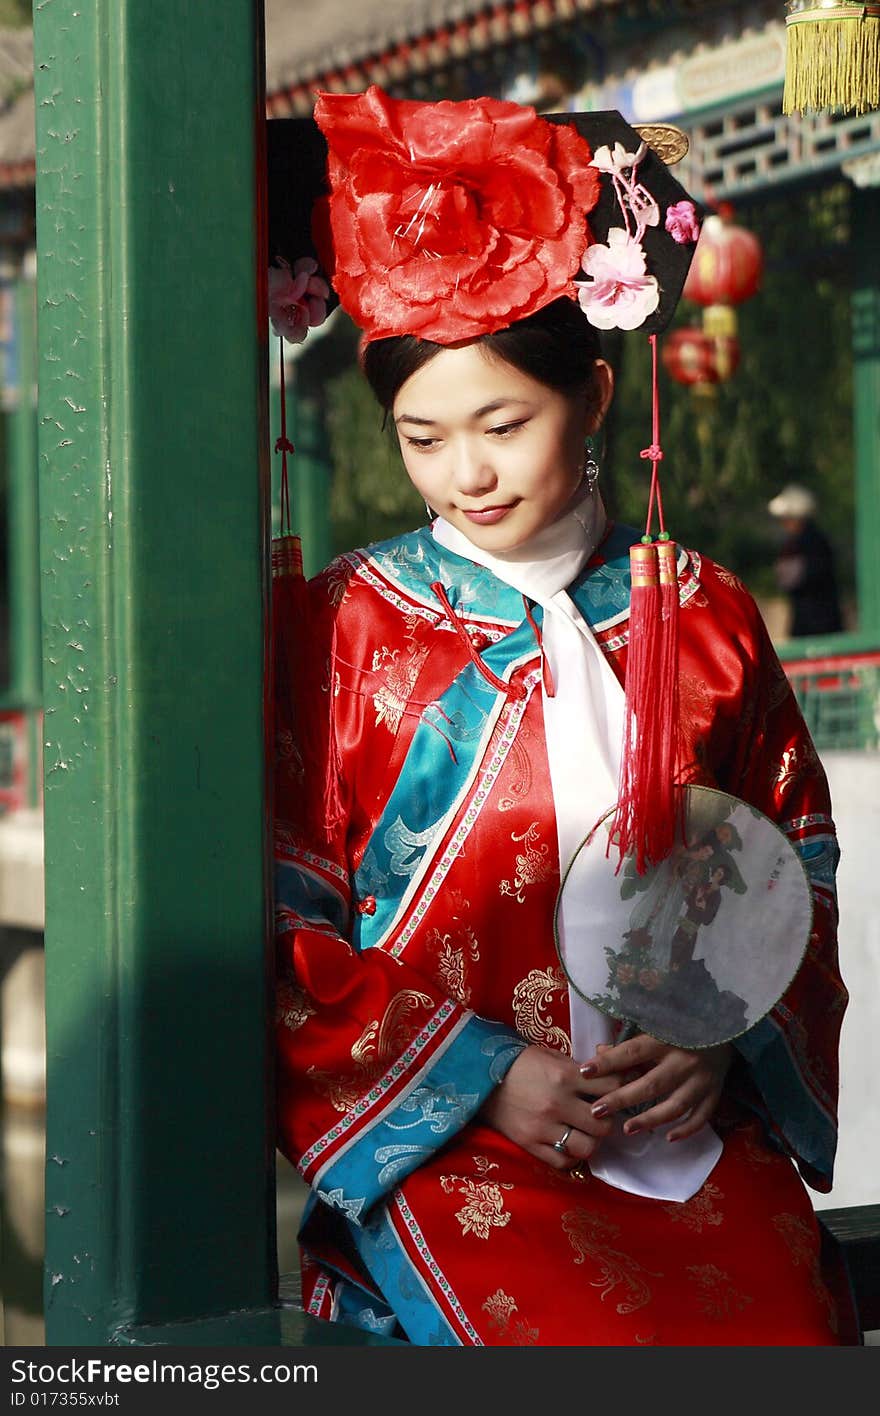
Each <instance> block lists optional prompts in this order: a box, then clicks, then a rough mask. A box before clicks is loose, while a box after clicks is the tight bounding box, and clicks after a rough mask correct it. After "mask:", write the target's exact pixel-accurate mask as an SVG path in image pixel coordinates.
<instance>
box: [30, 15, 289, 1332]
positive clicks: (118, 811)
mask: <svg viewBox="0 0 880 1416" xmlns="http://www.w3.org/2000/svg"><path fill="white" fill-rule="evenodd" d="M261 9H262V7H261V6H260V5H259V4H255V3H254V0H224V3H223V4H222V5H217V4H206V3H201V0H199V3H196V0H150V3H149V4H144V3H143V0H93V3H92V4H83V3H82V0H52V3H43V4H39V5H35V7H34V46H35V73H36V104H37V154H38V156H37V169H38V180H37V211H38V276H39V283H38V314H39V355H40V361H39V374H40V396H39V425H40V427H39V460H40V516H41V567H42V604H43V644H44V700H45V712H46V717H45V732H44V737H45V757H44V765H45V808H46V896H47V901H46V909H47V927H46V947H47V969H48V975H47V995H48V999H47V1015H48V1035H49V1042H48V1051H49V1058H48V1061H49V1097H50V1099H49V1109H48V1130H47V1191H46V1204H47V1226H46V1252H47V1273H46V1327H47V1340H48V1342H49V1343H50V1344H53V1345H54V1344H66V1345H75V1344H81V1343H89V1344H100V1343H104V1342H107V1341H112V1340H124V1334H125V1332H126V1331H127V1330H128V1329H130V1328H131V1327H132V1325H143V1324H149V1323H169V1322H174V1321H178V1320H181V1319H188V1318H192V1317H196V1316H199V1315H209V1314H223V1313H226V1312H229V1311H230V1310H238V1311H240V1312H241V1313H242V1314H243V1315H246V1314H247V1313H248V1312H249V1311H252V1310H254V1309H255V1308H260V1307H264V1306H265V1305H266V1304H267V1303H268V1302H270V1301H271V1298H272V1296H273V1293H274V1278H275V1275H274V1234H273V1230H272V1214H273V1208H274V1207H273V1203H272V1199H273V1195H272V1159H273V1153H272V1149H271V1127H270V1124H269V1119H268V1116H269V1106H268V1100H269V1097H268V1092H269V1067H268V1064H267V1024H266V1017H267V1009H266V1002H267V997H268V982H267V980H268V969H267V948H266V940H267V929H266V900H267V897H268V892H267V890H266V888H265V885H266V851H265V843H264V834H265V828H264V820H265V810H264V805H265V780H264V779H265V771H264V748H263V719H262V691H261V690H262V680H263V645H264V628H263V626H264V604H265V594H266V583H265V566H266V564H267V558H266V556H265V550H266V547H265V528H266V514H265V513H266V501H267V484H268V467H267V459H266V455H265V453H266V449H265V446H264V439H265V433H264V431H262V430H264V429H265V419H264V416H263V415H264V410H265V369H266V349H265V339H264V330H265V329H266V327H267V326H266V312H265V307H264V299H263V296H262V294H261V293H260V292H259V291H258V286H261V285H262V281H261V279H260V277H261V276H262V272H263V266H264V255H263V248H264V234H263V226H262V211H263V208H264V203H263V201H262V194H261V193H259V192H258V174H259V172H260V171H261V168H262V162H261V154H260V145H261V143H262V140H263V126H264V125H263V112H264V108H263V103H264V100H263V93H262V77H261V76H262V55H261Z"/></svg>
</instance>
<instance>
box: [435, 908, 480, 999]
mask: <svg viewBox="0 0 880 1416" xmlns="http://www.w3.org/2000/svg"><path fill="white" fill-rule="evenodd" d="M454 918H455V917H454ZM455 922H456V924H457V926H458V927H457V928H455V929H454V930H453V931H452V932H451V933H449V934H441V932H440V930H439V929H432V930H431V932H430V934H429V935H428V936H427V940H426V943H427V946H428V948H429V949H430V950H431V952H432V953H434V954H436V955H437V977H438V978H439V980H440V982H441V983H442V985H443V987H444V989H445V991H446V992H447V993H448V994H449V996H450V998H456V999H458V1002H459V1003H461V1004H462V1005H463V1006H464V1007H465V1008H467V1007H468V1006H469V1004H470V998H471V990H470V987H469V985H468V982H467V966H468V964H476V963H477V962H478V961H479V958H480V945H479V941H478V939H477V936H476V935H475V934H474V931H473V930H472V929H471V928H470V926H469V925H467V924H460V923H458V921H457V919H456V920H455Z"/></svg>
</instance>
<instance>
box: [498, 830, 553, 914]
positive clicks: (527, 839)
mask: <svg viewBox="0 0 880 1416" xmlns="http://www.w3.org/2000/svg"><path fill="white" fill-rule="evenodd" d="M510 839H511V840H512V841H522V843H523V852H524V853H523V854H522V855H518V856H517V858H516V875H515V876H514V880H513V884H512V885H511V883H510V881H509V880H502V881H501V884H500V885H499V887H498V888H499V890H500V891H501V893H502V895H512V896H514V898H515V899H517V900H519V903H520V904H521V905H524V904H525V897H524V895H523V893H522V892H523V890H524V889H525V888H526V886H527V885H537V884H539V883H540V882H541V881H542V880H547V879H548V878H549V876H550V874H551V872H552V870H553V865H552V862H551V860H550V858H549V857H550V847H549V846H548V844H547V842H546V841H544V842H543V844H542V845H540V846H536V845H535V844H534V842H535V841H536V840H537V839H538V823H537V821H533V822H532V824H531V826H529V827H527V829H526V830H525V831H523V832H522V833H521V834H520V835H517V834H516V832H515V831H512V832H511V833H510Z"/></svg>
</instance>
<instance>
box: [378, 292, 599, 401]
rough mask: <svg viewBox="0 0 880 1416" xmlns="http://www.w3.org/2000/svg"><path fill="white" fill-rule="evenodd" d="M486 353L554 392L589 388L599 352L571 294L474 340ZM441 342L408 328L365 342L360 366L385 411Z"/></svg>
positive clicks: (436, 350) (589, 326)
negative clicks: (365, 345)
mask: <svg viewBox="0 0 880 1416" xmlns="http://www.w3.org/2000/svg"><path fill="white" fill-rule="evenodd" d="M476 342H477V343H478V344H481V345H482V346H483V347H484V348H485V349H486V350H487V351H488V352H489V353H491V354H494V355H496V356H497V357H498V358H499V359H503V360H505V362H506V363H508V364H512V365H513V367H514V368H515V369H520V370H521V371H522V372H523V373H524V374H529V375H530V376H531V377H532V378H533V379H537V381H538V383H542V384H546V385H547V387H548V388H553V389H556V390H557V392H559V393H574V392H575V391H576V390H578V391H579V390H582V389H587V390H589V388H590V385H591V383H592V379H593V363H594V361H595V360H596V359H598V358H599V355H600V346H599V336H598V334H597V333H596V330H595V329H594V328H593V326H592V325H591V324H590V323H589V322H588V321H587V318H586V316H585V315H584V313H583V311H582V310H581V308H580V306H579V305H577V304H575V302H574V300H569V299H567V298H563V299H561V300H554V301H553V303H552V304H550V305H545V306H544V308H543V309H542V310H538V312H537V314H534V315H528V316H526V318H525V319H523V320H517V321H516V322H515V323H514V324H512V325H508V326H507V328H506V329H500V330H498V331H497V332H496V333H495V334H484V335H482V336H481V337H480V339H479V340H477V341H476ZM444 347H445V346H444V345H442V344H434V343H433V341H432V340H430V339H418V338H417V337H416V336H415V335H413V334H401V335H395V336H393V337H392V338H391V339H376V340H373V341H372V342H371V343H369V344H368V345H367V347H366V351H365V353H364V356H363V369H364V373H365V374H366V376H367V380H368V382H369V384H370V387H371V389H372V390H373V393H374V394H375V395H376V398H377V399H378V400H379V403H380V404H381V406H382V407H383V408H384V409H385V412H386V413H390V411H391V409H392V407H393V405H394V400H395V398H396V397H397V395H398V393H399V392H400V390H401V388H402V387H403V385H404V384H405V383H406V381H407V379H408V378H411V377H412V375H413V374H414V373H416V372H417V371H418V370H419V369H421V368H423V367H424V365H425V364H427V363H429V362H430V360H431V359H433V358H434V357H435V355H437V354H439V353H440V351H441V350H442V349H443V348H444Z"/></svg>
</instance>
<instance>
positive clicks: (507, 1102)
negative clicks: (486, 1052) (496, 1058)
mask: <svg viewBox="0 0 880 1416" xmlns="http://www.w3.org/2000/svg"><path fill="white" fill-rule="evenodd" d="M622 1080H623V1078H622V1077H621V1076H620V1075H618V1074H617V1073H616V1072H615V1071H614V1069H613V1068H611V1067H608V1068H603V1074H602V1076H601V1077H594V1078H589V1079H588V1078H585V1077H583V1076H582V1075H581V1073H580V1070H579V1067H578V1064H577V1062H573V1061H572V1060H571V1058H570V1057H564V1056H563V1055H562V1053H560V1052H553V1051H551V1050H550V1048H547V1047H527V1048H525V1049H524V1051H522V1052H521V1053H520V1055H519V1057H518V1058H517V1059H516V1061H515V1062H514V1063H513V1065H512V1066H511V1067H510V1068H509V1069H508V1072H507V1075H506V1077H505V1078H504V1081H503V1082H501V1084H500V1085H499V1086H497V1087H496V1088H495V1090H494V1092H493V1093H492V1095H491V1096H490V1097H488V1099H487V1100H486V1101H485V1102H484V1103H483V1107H482V1110H481V1111H480V1115H481V1117H482V1118H483V1120H484V1121H487V1122H488V1123H489V1125H490V1126H494V1128H495V1130H496V1131H500V1132H501V1133H502V1135H504V1136H507V1137H508V1139H509V1140H511V1141H515V1142H516V1144H517V1145H518V1146H522V1148H523V1150H525V1151H528V1153H529V1155H533V1156H536V1157H537V1159H538V1160H543V1161H544V1162H545V1163H546V1164H547V1165H552V1167H553V1169H554V1170H571V1169H572V1168H573V1166H574V1165H576V1164H577V1163H578V1162H579V1161H582V1160H587V1159H588V1158H589V1157H590V1156H591V1155H592V1154H593V1151H594V1150H595V1149H596V1147H597V1145H598V1144H599V1142H600V1141H601V1139H602V1137H603V1136H607V1135H608V1132H609V1131H610V1130H611V1122H610V1121H608V1120H604V1119H602V1118H601V1117H598V1116H595V1115H594V1114H593V1112H592V1109H591V1102H592V1100H593V1098H594V1097H604V1096H609V1095H610V1094H611V1093H612V1092H614V1091H615V1089H616V1088H618V1087H619V1086H620V1085H621V1081H622ZM569 1127H570V1128H571V1133H570V1135H569V1136H568V1138H567V1139H566V1142H565V1152H564V1153H562V1152H560V1151H557V1150H554V1149H553V1143H554V1141H559V1140H561V1139H562V1137H563V1135H564V1134H565V1131H566V1130H567V1129H568V1128H569Z"/></svg>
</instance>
